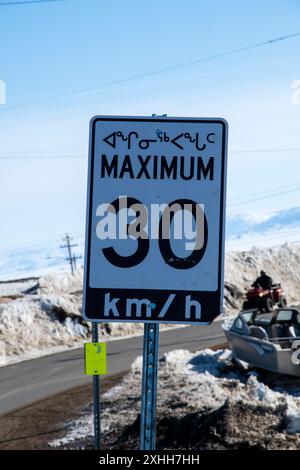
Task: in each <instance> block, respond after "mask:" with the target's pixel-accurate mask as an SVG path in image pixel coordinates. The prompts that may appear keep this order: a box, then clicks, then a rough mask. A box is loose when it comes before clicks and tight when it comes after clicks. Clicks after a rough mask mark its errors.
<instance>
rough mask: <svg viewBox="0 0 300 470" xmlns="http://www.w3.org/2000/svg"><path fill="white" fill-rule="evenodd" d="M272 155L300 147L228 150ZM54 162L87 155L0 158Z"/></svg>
mask: <svg viewBox="0 0 300 470" xmlns="http://www.w3.org/2000/svg"><path fill="white" fill-rule="evenodd" d="M264 152H265V153H272V152H300V147H298V148H297V147H295V148H285V149H283V148H282V149H253V150H251V149H241V150H229V152H228V153H229V154H231V153H264ZM51 159H53V160H55V159H69V160H71V159H87V155H41V156H39V157H37V156H31V155H25V156H23V157H21V156H17V155H11V156H9V155H3V156H0V160H51Z"/></svg>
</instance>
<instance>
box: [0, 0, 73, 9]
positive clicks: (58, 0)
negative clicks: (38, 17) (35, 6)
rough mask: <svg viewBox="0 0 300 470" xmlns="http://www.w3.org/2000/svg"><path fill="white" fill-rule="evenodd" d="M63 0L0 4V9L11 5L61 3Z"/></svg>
mask: <svg viewBox="0 0 300 470" xmlns="http://www.w3.org/2000/svg"><path fill="white" fill-rule="evenodd" d="M63 1H65V0H24V1H20V2H0V7H8V6H11V5H28V4H32V3H52V2H63Z"/></svg>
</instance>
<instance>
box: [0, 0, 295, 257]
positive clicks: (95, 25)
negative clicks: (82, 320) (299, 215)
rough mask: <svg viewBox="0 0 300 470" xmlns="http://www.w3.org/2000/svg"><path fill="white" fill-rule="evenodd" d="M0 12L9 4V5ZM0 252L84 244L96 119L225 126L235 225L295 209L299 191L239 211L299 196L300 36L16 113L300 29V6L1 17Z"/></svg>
mask: <svg viewBox="0 0 300 470" xmlns="http://www.w3.org/2000/svg"><path fill="white" fill-rule="evenodd" d="M0 3H1V1H0ZM0 15H1V29H0V41H1V42H0V44H1V46H0V51H1V52H0V57H1V61H0V80H3V81H5V83H6V87H7V102H6V105H1V106H0V157H4V156H5V157H6V156H7V157H11V158H10V159H0V168H1V171H0V188H1V189H0V191H1V200H0V217H1V220H2V224H1V233H0V243H1V246H2V248H5V247H14V246H19V245H22V244H25V243H30V242H35V241H36V240H41V239H46V238H47V237H53V236H55V235H57V234H60V233H64V232H66V231H70V232H75V231H76V232H78V233H79V232H83V226H84V216H85V198H86V159H84V158H81V159H54V160H45V159H41V160H38V159H35V160H28V159H25V160H23V161H22V160H18V159H13V158H12V157H16V156H18V157H26V156H34V157H41V156H48V155H50V156H61V155H70V156H71V155H78V156H85V155H87V142H88V122H89V119H90V118H91V117H92V116H93V115H95V114H126V115H149V114H152V113H167V114H169V115H173V116H200V117H202V116H221V117H224V118H226V119H227V121H228V123H229V128H230V134H229V168H228V213H229V214H235V213H243V214H251V216H253V215H254V216H257V217H258V218H260V217H263V216H264V214H266V213H269V212H271V211H276V210H281V209H285V208H288V207H293V206H297V205H299V202H298V201H299V191H298V192H297V191H295V192H290V193H286V194H283V195H281V196H278V197H274V198H267V199H263V200H261V201H258V202H253V203H250V204H239V205H232V204H234V203H236V202H237V201H238V200H239V198H242V197H244V196H248V195H252V194H257V193H258V192H263V191H269V190H273V189H274V188H275V189H276V188H281V187H289V186H291V185H293V184H294V185H296V184H297V183H299V185H300V176H299V173H300V159H299V157H300V151H294V152H267V153H265V152H257V153H245V152H240V151H241V150H251V149H252V150H253V149H254V150H257V149H258V150H262V149H282V148H300V105H295V104H293V103H292V100H291V95H292V88H291V85H292V82H293V81H294V80H299V79H300V63H299V49H300V36H299V37H297V38H293V39H288V40H286V41H283V42H279V43H276V44H273V45H268V46H265V47H261V48H257V49H253V50H249V51H245V52H241V53H239V54H235V55H232V56H227V57H223V58H219V59H216V60H212V61H208V62H202V63H199V64H196V65H192V66H188V67H185V68H182V69H177V70H173V71H169V72H166V73H161V74H157V75H152V76H148V77H146V78H143V79H138V80H132V81H128V82H123V83H120V84H116V85H114V86H107V87H102V88H101V87H100V88H98V89H95V90H93V91H90V92H85V93H80V94H76V95H72V96H70V97H65V98H62V99H57V100H52V101H51V100H50V101H45V102H42V103H39V104H32V105H30V106H29V105H26V106H19V105H20V104H23V103H28V102H32V101H35V100H42V99H44V98H48V97H52V96H55V95H60V94H64V93H68V92H70V91H73V90H78V89H84V88H88V87H93V86H96V85H101V84H103V83H106V82H110V81H114V80H119V79H123V78H127V77H130V76H134V75H137V74H142V73H146V72H151V71H153V70H157V69H160V68H164V67H167V66H169V65H174V64H180V63H183V62H189V61H193V60H196V59H198V58H201V57H206V56H210V55H214V54H218V53H222V52H226V51H228V50H232V49H236V48H239V47H244V46H248V45H251V44H255V43H259V42H262V41H266V40H268V39H272V38H276V37H279V36H283V35H287V34H290V33H294V32H297V31H298V30H300V26H299V17H300V3H299V1H297V0H288V1H285V2H282V1H279V0H266V1H264V2H261V1H257V0H252V1H244V2H239V1H237V0H228V1H226V2H224V1H221V0H217V1H208V0H207V1H204V0H203V1H196V0H195V1H194V0H185V1H178V0H172V1H171V0H164V1H162V0H160V1H158V0H152V1H151V2H141V1H132V0H127V1H121V0H115V1H111V2H100V1H99V0H98V1H97V0H66V1H58V2H53V3H41V4H37V5H34V4H29V5H15V6H14V5H11V6H3V7H1V6H0Z"/></svg>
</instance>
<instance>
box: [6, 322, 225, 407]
mask: <svg viewBox="0 0 300 470" xmlns="http://www.w3.org/2000/svg"><path fill="white" fill-rule="evenodd" d="M224 341H225V337H224V334H223V332H222V330H221V327H220V321H215V322H214V323H213V324H212V325H209V326H193V327H185V328H177V329H174V330H169V331H165V332H162V333H160V354H162V353H164V352H166V351H169V350H172V349H178V348H180V349H189V350H191V351H193V350H196V349H198V348H205V347H210V346H216V345H218V344H220V343H222V342H224ZM141 352H142V337H141V336H140V337H133V338H127V339H121V340H116V341H110V342H108V343H107V353H108V368H109V374H108V375H114V374H117V373H120V372H123V371H126V370H128V369H129V367H130V364H131V363H132V361H133V360H134V359H135V358H136V357H137V356H138V355H140V354H141ZM89 381H91V378H90V377H87V376H85V375H84V373H83V348H80V349H75V350H71V351H66V352H63V353H59V354H53V355H51V356H45V357H42V358H39V359H32V360H30V361H26V362H22V363H18V364H13V365H10V366H6V367H1V368H0V414H1V415H2V414H5V413H8V412H9V411H12V410H15V409H17V408H19V407H22V406H25V405H27V404H29V403H32V402H34V401H36V400H39V399H42V398H45V397H46V396H49V395H53V394H55V393H58V392H62V391H64V390H67V389H70V388H72V387H76V386H78V385H83V384H85V383H88V382H89Z"/></svg>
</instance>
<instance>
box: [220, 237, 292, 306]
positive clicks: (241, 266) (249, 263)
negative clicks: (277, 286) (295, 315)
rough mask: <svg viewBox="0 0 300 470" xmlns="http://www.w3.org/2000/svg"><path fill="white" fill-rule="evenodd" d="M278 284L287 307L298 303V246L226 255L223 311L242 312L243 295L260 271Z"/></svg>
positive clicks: (258, 249)
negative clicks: (224, 308) (281, 287)
mask: <svg viewBox="0 0 300 470" xmlns="http://www.w3.org/2000/svg"><path fill="white" fill-rule="evenodd" d="M261 270H264V271H266V272H267V273H268V274H269V275H270V276H271V277H272V278H273V281H274V282H276V283H277V282H280V283H281V284H282V286H283V288H284V291H285V294H286V296H287V298H288V302H289V303H300V292H299V285H300V246H299V245H293V244H288V243H285V244H284V245H281V246H278V247H273V248H256V247H253V248H252V249H251V250H249V251H232V252H229V253H226V255H225V307H226V308H227V311H229V310H230V309H232V308H241V305H242V301H243V294H244V292H245V290H246V289H248V288H249V287H250V285H251V284H252V283H253V281H254V280H255V279H256V277H257V276H258V275H259V273H260V271H261Z"/></svg>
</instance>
